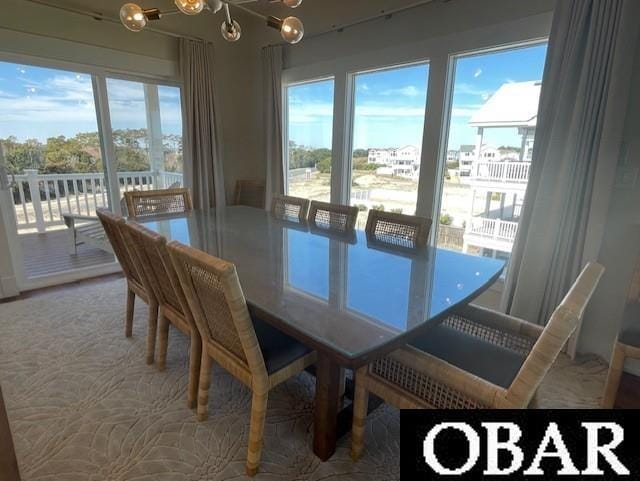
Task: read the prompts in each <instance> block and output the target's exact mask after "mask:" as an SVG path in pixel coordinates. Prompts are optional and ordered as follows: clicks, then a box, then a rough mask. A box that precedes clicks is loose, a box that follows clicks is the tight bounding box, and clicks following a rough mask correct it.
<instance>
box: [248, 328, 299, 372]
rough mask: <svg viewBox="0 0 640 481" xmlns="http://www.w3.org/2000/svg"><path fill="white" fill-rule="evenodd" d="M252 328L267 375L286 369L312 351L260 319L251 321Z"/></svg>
mask: <svg viewBox="0 0 640 481" xmlns="http://www.w3.org/2000/svg"><path fill="white" fill-rule="evenodd" d="M253 327H254V328H255V330H256V336H257V337H258V342H259V343H260V349H261V350H262V356H263V357H264V364H265V366H266V367H267V373H268V374H273V373H275V372H277V371H279V370H280V369H282V368H284V367H287V366H288V365H289V364H291V363H292V362H293V361H297V360H298V359H300V358H301V357H303V356H305V355H306V354H309V353H310V352H311V351H312V349H310V348H308V347H307V346H305V345H304V344H301V343H299V342H298V341H296V340H295V339H294V338H292V337H290V336H287V335H286V334H284V333H283V332H281V331H279V330H278V329H276V328H275V327H272V326H271V325H269V324H267V323H266V322H264V321H261V320H260V319H253Z"/></svg>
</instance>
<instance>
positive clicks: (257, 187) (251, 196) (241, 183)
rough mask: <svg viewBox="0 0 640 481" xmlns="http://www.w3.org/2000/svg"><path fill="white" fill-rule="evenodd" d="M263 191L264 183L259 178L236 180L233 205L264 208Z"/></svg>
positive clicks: (264, 189) (264, 190)
mask: <svg viewBox="0 0 640 481" xmlns="http://www.w3.org/2000/svg"><path fill="white" fill-rule="evenodd" d="M265 193H266V187H265V183H264V182H262V181H260V180H238V181H236V189H235V192H234V195H233V205H245V206H247V207H255V208H256V209H264V204H265ZM247 194H248V195H247Z"/></svg>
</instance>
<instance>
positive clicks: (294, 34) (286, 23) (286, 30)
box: [280, 17, 304, 43]
mask: <svg viewBox="0 0 640 481" xmlns="http://www.w3.org/2000/svg"><path fill="white" fill-rule="evenodd" d="M280 34H281V35H282V38H283V39H284V40H285V42H288V43H298V42H299V41H300V40H302V37H303V36H304V25H303V24H302V22H301V21H300V19H299V18H297V17H287V18H285V19H284V20H283V21H282V28H281V29H280Z"/></svg>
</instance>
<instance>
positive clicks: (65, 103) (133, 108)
mask: <svg viewBox="0 0 640 481" xmlns="http://www.w3.org/2000/svg"><path fill="white" fill-rule="evenodd" d="M108 93H109V105H110V108H111V116H112V124H113V127H114V128H116V129H119V128H143V127H146V114H145V105H144V92H143V87H142V84H141V83H138V82H128V81H123V80H113V79H109V80H108ZM159 95H160V113H161V119H162V128H163V133H167V134H171V133H180V132H181V123H182V120H181V112H180V90H179V89H177V88H175V87H166V86H161V87H160V88H159ZM97 130H98V126H97V120H96V111H95V103H94V98H93V87H92V83H91V76H90V75H86V74H79V73H74V72H67V71H63V70H53V69H46V68H40V67H32V66H28V65H18V64H13V63H6V62H0V138H6V137H8V136H11V135H13V136H15V137H17V138H18V139H19V140H25V139H27V138H35V139H39V140H40V141H45V140H46V139H47V138H48V137H55V136H58V135H64V136H66V137H73V136H75V135H76V134H77V133H79V132H96V131H97Z"/></svg>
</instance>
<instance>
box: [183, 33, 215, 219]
mask: <svg viewBox="0 0 640 481" xmlns="http://www.w3.org/2000/svg"><path fill="white" fill-rule="evenodd" d="M180 70H181V73H182V81H183V88H182V99H183V112H184V122H183V131H184V133H183V135H184V148H183V151H184V154H183V155H184V177H185V186H186V187H188V188H190V189H191V194H192V196H193V204H194V208H196V209H205V208H209V207H216V206H224V205H225V192H224V174H223V169H222V156H221V148H220V142H221V139H222V135H221V131H220V127H219V125H220V124H219V122H218V120H217V119H216V108H215V95H214V91H215V90H214V82H213V73H214V54H213V45H212V44H210V43H205V42H198V41H194V40H188V39H184V38H183V39H181V40H180Z"/></svg>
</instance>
